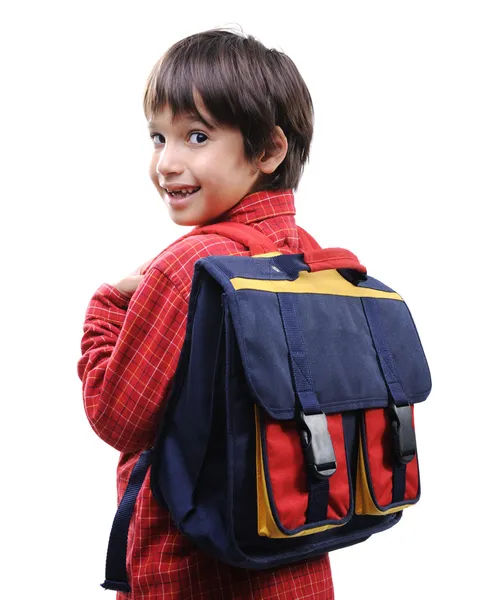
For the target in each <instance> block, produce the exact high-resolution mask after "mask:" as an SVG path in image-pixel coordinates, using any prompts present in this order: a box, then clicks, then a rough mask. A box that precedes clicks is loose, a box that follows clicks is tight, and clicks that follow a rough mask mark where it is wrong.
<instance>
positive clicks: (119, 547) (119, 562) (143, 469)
mask: <svg viewBox="0 0 497 600" xmlns="http://www.w3.org/2000/svg"><path fill="white" fill-rule="evenodd" d="M151 459H152V450H145V452H142V453H141V455H140V458H139V459H138V461H137V462H136V465H135V466H134V468H133V471H132V472H131V476H130V478H129V481H128V486H127V488H126V491H125V492H124V496H123V497H122V500H121V503H120V504H119V508H118V509H117V513H116V516H115V517H114V522H113V524H112V529H111V532H110V538H109V546H108V549H107V562H106V565H105V581H104V582H103V583H102V584H101V585H102V587H103V588H105V589H106V590H114V591H116V592H130V591H131V587H130V585H129V583H128V576H127V573H126V550H127V547H128V531H129V524H130V522H131V516H132V514H133V510H134V508H135V503H136V498H137V496H138V492H139V491H140V488H141V486H142V484H143V481H144V480H145V476H146V474H147V471H148V467H149V465H150V462H151Z"/></svg>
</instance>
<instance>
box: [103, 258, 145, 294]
mask: <svg viewBox="0 0 497 600" xmlns="http://www.w3.org/2000/svg"><path fill="white" fill-rule="evenodd" d="M153 260H154V259H151V260H149V261H147V262H146V263H144V264H143V265H141V267H138V268H137V269H135V270H134V271H133V272H132V273H130V274H129V275H128V276H127V277H125V278H124V279H121V281H119V282H118V283H114V284H112V285H113V287H115V288H116V289H118V290H119V291H120V292H121V294H124V295H125V296H128V298H131V296H132V295H133V294H134V293H135V291H136V289H137V287H138V286H139V285H140V283H141V281H142V279H143V274H144V273H145V272H146V270H147V269H148V267H149V266H150V265H151V264H152V262H153Z"/></svg>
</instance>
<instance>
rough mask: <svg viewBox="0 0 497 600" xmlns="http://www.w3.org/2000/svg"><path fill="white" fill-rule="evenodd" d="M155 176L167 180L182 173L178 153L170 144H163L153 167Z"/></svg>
mask: <svg viewBox="0 0 497 600" xmlns="http://www.w3.org/2000/svg"><path fill="white" fill-rule="evenodd" d="M155 170H156V172H157V175H159V176H162V177H165V178H168V177H169V176H171V175H177V174H179V173H182V172H183V166H182V161H181V156H180V152H178V151H177V149H176V150H175V149H174V147H173V145H172V144H171V143H169V144H167V143H166V144H165V145H164V148H163V149H162V152H161V153H160V155H159V160H158V161H157V165H156V167H155Z"/></svg>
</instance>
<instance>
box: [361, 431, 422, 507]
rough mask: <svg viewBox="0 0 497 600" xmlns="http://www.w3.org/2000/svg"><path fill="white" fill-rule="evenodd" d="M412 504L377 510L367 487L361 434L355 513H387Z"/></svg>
mask: <svg viewBox="0 0 497 600" xmlns="http://www.w3.org/2000/svg"><path fill="white" fill-rule="evenodd" d="M410 506H412V504H404V505H403V506H395V507H394V508H389V509H388V510H378V508H377V507H376V504H375V503H374V501H373V498H372V496H371V491H370V489H369V483H368V476H367V473H366V463H365V460H364V454H363V450H362V435H361V439H360V440H359V463H358V467H357V477H356V497H355V513H356V515H389V514H391V513H394V512H399V510H405V509H406V508H409V507H410Z"/></svg>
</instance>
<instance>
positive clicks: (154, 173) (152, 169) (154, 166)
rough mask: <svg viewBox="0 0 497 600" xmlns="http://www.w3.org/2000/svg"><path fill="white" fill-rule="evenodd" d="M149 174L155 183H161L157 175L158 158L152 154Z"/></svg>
mask: <svg viewBox="0 0 497 600" xmlns="http://www.w3.org/2000/svg"><path fill="white" fill-rule="evenodd" d="M148 176H149V177H150V179H151V180H152V181H153V182H154V183H155V185H158V184H159V178H158V176H157V158H156V157H155V156H152V158H151V159H150V163H149V165H148Z"/></svg>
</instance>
